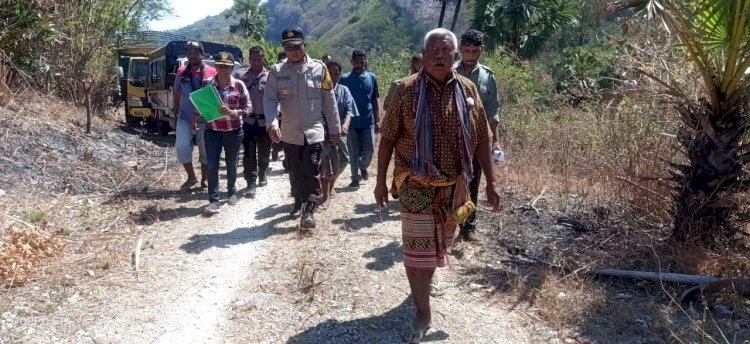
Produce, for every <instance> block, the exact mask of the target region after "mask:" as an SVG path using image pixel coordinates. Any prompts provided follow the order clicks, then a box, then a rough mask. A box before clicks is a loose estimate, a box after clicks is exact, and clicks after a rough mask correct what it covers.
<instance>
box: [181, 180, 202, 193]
mask: <svg viewBox="0 0 750 344" xmlns="http://www.w3.org/2000/svg"><path fill="white" fill-rule="evenodd" d="M195 184H198V181H197V180H186V181H185V182H184V183H182V185H180V190H183V191H189V190H190V189H192V188H193V185H195Z"/></svg>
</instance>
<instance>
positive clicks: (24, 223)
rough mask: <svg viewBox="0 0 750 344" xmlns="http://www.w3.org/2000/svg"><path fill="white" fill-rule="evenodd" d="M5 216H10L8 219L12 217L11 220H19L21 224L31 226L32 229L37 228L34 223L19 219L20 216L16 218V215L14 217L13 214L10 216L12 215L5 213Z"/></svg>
mask: <svg viewBox="0 0 750 344" xmlns="http://www.w3.org/2000/svg"><path fill="white" fill-rule="evenodd" d="M3 216H4V217H6V218H8V219H10V220H12V221H15V222H18V223H20V224H23V225H26V227H29V228H31V229H34V228H36V227H34V226H33V225H32V224H30V223H28V222H26V221H24V220H21V219H19V218H15V217H13V216H10V215H3Z"/></svg>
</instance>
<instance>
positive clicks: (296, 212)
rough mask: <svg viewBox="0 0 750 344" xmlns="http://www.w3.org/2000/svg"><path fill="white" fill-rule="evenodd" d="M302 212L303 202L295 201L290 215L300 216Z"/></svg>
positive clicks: (293, 216)
mask: <svg viewBox="0 0 750 344" xmlns="http://www.w3.org/2000/svg"><path fill="white" fill-rule="evenodd" d="M301 212H302V202H300V201H296V200H295V201H294V207H293V208H292V212H290V213H289V216H291V217H292V218H297V217H299V215H300V213H301Z"/></svg>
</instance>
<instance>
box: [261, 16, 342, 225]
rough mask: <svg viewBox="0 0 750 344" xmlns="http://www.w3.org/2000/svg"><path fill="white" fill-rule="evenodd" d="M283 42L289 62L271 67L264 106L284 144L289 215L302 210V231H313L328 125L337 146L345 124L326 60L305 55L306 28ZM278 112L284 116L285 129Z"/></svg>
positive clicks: (285, 35) (291, 30)
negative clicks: (291, 203) (291, 201)
mask: <svg viewBox="0 0 750 344" xmlns="http://www.w3.org/2000/svg"><path fill="white" fill-rule="evenodd" d="M281 39H282V41H281V43H282V45H283V46H284V52H286V57H287V59H286V61H285V62H282V63H278V64H276V65H274V66H273V67H272V68H271V70H270V72H269V74H268V81H267V83H266V91H265V93H264V96H263V100H264V101H263V105H264V106H263V107H264V110H265V112H266V121H267V126H268V133H269V135H270V136H271V139H272V140H273V141H275V142H278V141H281V140H282V139H283V142H284V155H285V156H286V159H288V162H289V179H290V181H291V183H292V195H293V196H294V208H293V210H292V213H291V215H292V216H297V214H299V212H300V210H301V211H302V218H301V220H300V228H302V229H311V228H315V219H314V218H313V214H314V212H315V207H316V206H317V202H318V200H319V199H320V178H319V177H320V176H319V174H318V164H319V163H320V155H321V152H322V145H321V142H323V140H324V139H325V134H326V132H325V126H327V128H328V133H329V137H330V141H331V142H332V143H334V144H336V143H338V140H339V134H340V132H341V125H340V121H339V115H338V109H337V107H336V102H335V99H334V93H333V83H332V82H331V77H330V75H329V74H328V69H327V68H326V66H325V64H323V62H321V61H318V60H314V59H312V58H310V57H309V56H307V53H306V52H305V35H304V33H303V32H302V29H301V28H299V27H297V26H290V27H287V28H286V29H284V31H283V32H282V36H281ZM277 106H278V107H279V108H280V109H279V108H277ZM279 110H280V111H281V112H282V113H284V120H283V121H282V124H281V128H279V123H278V121H277V116H278V113H279ZM321 113H322V116H321ZM324 117H325V120H324Z"/></svg>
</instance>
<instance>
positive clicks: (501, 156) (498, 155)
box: [492, 150, 505, 161]
mask: <svg viewBox="0 0 750 344" xmlns="http://www.w3.org/2000/svg"><path fill="white" fill-rule="evenodd" d="M492 158H493V159H495V161H505V153H504V152H503V151H501V150H494V151H492Z"/></svg>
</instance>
